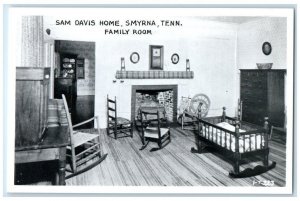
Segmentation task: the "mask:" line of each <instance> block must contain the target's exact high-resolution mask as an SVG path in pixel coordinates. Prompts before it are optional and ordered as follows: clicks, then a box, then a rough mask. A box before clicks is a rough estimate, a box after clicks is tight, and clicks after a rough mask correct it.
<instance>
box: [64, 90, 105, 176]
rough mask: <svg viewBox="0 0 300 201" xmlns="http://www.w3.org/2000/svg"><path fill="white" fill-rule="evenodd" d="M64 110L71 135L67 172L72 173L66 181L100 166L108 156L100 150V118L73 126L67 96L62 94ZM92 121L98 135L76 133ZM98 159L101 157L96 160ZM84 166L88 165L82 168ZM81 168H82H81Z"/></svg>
mask: <svg viewBox="0 0 300 201" xmlns="http://www.w3.org/2000/svg"><path fill="white" fill-rule="evenodd" d="M62 99H63V103H64V108H65V111H66V117H67V120H68V125H69V133H70V142H71V144H70V146H67V154H66V155H67V159H68V160H69V161H70V167H71V168H66V170H67V171H69V172H71V174H70V175H67V176H66V179H68V178H70V177H73V176H76V175H78V174H80V173H83V172H85V171H87V170H89V169H91V168H93V167H95V166H96V165H98V164H100V163H101V162H102V161H103V160H104V159H105V158H106V156H107V154H104V155H102V154H101V148H100V129H99V122H98V117H97V116H95V117H93V118H90V119H88V120H86V121H84V122H81V123H78V124H76V125H72V121H71V116H70V113H69V108H68V104H67V101H66V97H65V95H63V94H62ZM90 121H96V124H97V131H98V134H90V133H84V132H80V131H75V130H74V128H76V127H78V126H81V125H83V124H86V123H88V122H90ZM96 157H99V158H97V159H96ZM82 165H86V166H85V167H83V168H81V166H82ZM79 167H80V168H79Z"/></svg>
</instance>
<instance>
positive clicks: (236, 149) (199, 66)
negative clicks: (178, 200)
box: [4, 4, 295, 195]
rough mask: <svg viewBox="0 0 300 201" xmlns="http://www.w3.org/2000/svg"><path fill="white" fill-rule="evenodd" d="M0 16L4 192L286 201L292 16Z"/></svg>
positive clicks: (130, 9) (57, 9)
mask: <svg viewBox="0 0 300 201" xmlns="http://www.w3.org/2000/svg"><path fill="white" fill-rule="evenodd" d="M6 13H7V15H6V16H7V18H5V23H6V24H5V27H7V34H6V35H5V37H6V39H7V40H6V41H5V44H6V47H7V49H6V50H7V56H8V57H7V58H5V60H6V64H7V65H6V66H5V71H4V72H5V77H6V78H5V87H6V88H7V90H6V96H5V100H4V103H5V107H6V108H7V109H6V111H8V110H9V112H7V113H6V114H5V118H6V122H7V124H5V128H6V131H7V132H6V133H5V146H6V149H7V153H6V156H5V158H6V161H5V167H4V170H5V172H6V173H7V174H6V176H5V178H4V180H5V181H6V189H7V192H9V193H12V194H14V193H15V194H18V193H25V194H26V193H74V194H77V193H83V194H85V193H94V194H122V193H124V194H126V193H134V194H140V195H142V194H145V193H146V194H155V193H156V194H165V193H169V194H199V195H209V194H218V195H228V194H239V195H243V194H258V195H269V194H291V193H292V189H293V179H295V178H293V168H294V167H295V166H294V163H293V151H294V147H293V145H294V141H293V135H294V130H293V128H294V125H293V122H294V119H293V113H294V103H293V99H294V91H293V90H294V80H293V78H294V69H295V67H294V57H293V55H294V48H293V44H294V8H293V7H290V8H289V7H285V8H278V7H272V6H270V7H264V8H260V7H257V8H247V7H245V8H242V7H239V8H235V7H233V8H222V7H211V8H208V7H203V6H201V5H199V6H197V5H193V6H188V5H187V6H182V5H181V6H180V5H169V6H167V7H163V6H159V5H152V6H149V5H145V6H142V5H131V6H124V5H114V4H112V5H108V6H103V5H99V6H97V5H96V6H95V5H94V6H89V5H85V6H61V5H55V6H54V5H52V6H35V5H26V6H25V5H24V6H13V5H12V6H8V7H6ZM8 108H9V109H8Z"/></svg>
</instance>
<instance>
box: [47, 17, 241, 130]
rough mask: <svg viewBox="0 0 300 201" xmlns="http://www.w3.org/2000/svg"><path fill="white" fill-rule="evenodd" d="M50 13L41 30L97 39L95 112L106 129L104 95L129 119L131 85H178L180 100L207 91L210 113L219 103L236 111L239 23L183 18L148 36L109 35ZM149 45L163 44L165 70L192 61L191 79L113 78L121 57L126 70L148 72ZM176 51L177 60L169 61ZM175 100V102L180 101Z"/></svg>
mask: <svg viewBox="0 0 300 201" xmlns="http://www.w3.org/2000/svg"><path fill="white" fill-rule="evenodd" d="M54 19H55V18H53V17H45V20H44V21H45V28H50V29H51V35H52V36H51V37H54V38H55V39H56V40H77V41H95V42H96V53H95V55H96V63H95V66H96V78H95V79H96V80H95V114H96V115H99V116H100V126H101V127H106V96H107V94H109V95H110V96H117V99H118V108H119V115H120V116H123V117H127V118H130V115H131V114H130V112H131V108H130V107H131V104H130V102H131V85H138V84H141V85H162V84H166V85H167V84H178V98H179V100H180V97H181V96H190V97H192V96H194V95H195V94H198V93H204V94H207V95H208V97H209V98H210V100H211V110H210V112H209V115H220V114H221V112H222V110H221V108H222V107H223V106H226V107H227V108H228V115H230V116H233V115H235V109H236V103H237V92H236V91H237V90H236V89H237V87H238V85H237V71H236V69H237V67H236V55H235V54H236V37H237V36H236V34H237V25H235V24H227V23H218V22H213V21H204V20H200V19H197V18H194V17H182V18H178V17H177V18H176V19H180V20H181V22H182V24H183V26H182V27H171V28H170V27H169V28H166V27H162V28H160V29H153V32H152V33H153V34H152V35H144V36H133V35H129V36H125V35H114V36H107V35H104V34H103V29H100V28H98V27H91V28H86V27H75V26H71V27H70V26H68V27H67V26H55V25H54V21H53V20H54ZM149 45H163V46H164V70H170V71H172V70H174V71H178V70H185V60H186V59H187V58H188V59H190V64H191V70H192V71H194V79H184V80H183V79H182V80H181V79H143V80H133V79H125V80H124V83H120V80H117V82H116V83H113V80H115V73H116V71H117V70H119V69H120V58H121V57H125V63H126V70H142V71H146V70H149ZM132 52H138V53H139V55H140V61H139V62H138V63H137V64H132V63H131V62H130V60H129V57H130V54H131V53H132ZM173 53H177V54H178V55H179V57H180V61H179V63H178V64H177V65H174V64H172V63H171V55H172V54H173ZM178 104H179V103H178Z"/></svg>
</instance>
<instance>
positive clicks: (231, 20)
mask: <svg viewBox="0 0 300 201" xmlns="http://www.w3.org/2000/svg"><path fill="white" fill-rule="evenodd" d="M261 18H262V17H257V16H256V17H248V16H247V17H245V16H205V17H201V19H205V20H212V21H218V22H226V23H234V24H242V23H245V22H249V21H254V20H258V19H261Z"/></svg>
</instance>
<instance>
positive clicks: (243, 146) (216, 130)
mask: <svg viewBox="0 0 300 201" xmlns="http://www.w3.org/2000/svg"><path fill="white" fill-rule="evenodd" d="M200 108H201V107H200ZM239 108H240V107H239ZM239 113H240V112H239ZM239 116H240V115H239ZM268 128H269V125H268V118H265V123H264V127H260V126H257V125H253V124H250V123H247V122H243V121H241V120H240V118H231V117H228V116H226V113H225V107H224V108H223V114H222V115H221V116H215V117H207V118H201V112H199V116H198V133H196V145H197V148H191V152H192V153H203V151H204V148H205V147H207V146H209V147H213V148H214V150H218V151H219V153H220V154H221V155H222V156H224V158H226V159H228V160H229V161H230V162H231V164H232V166H233V171H231V172H230V173H229V176H231V177H234V178H242V177H250V176H255V175H259V174H262V173H264V172H266V171H268V170H270V169H272V168H274V167H275V166H276V162H271V163H269V146H268V145H269V133H268V131H269V129H268ZM250 161H262V165H257V166H255V167H254V168H247V169H245V170H243V171H240V165H241V164H242V163H245V162H250Z"/></svg>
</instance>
